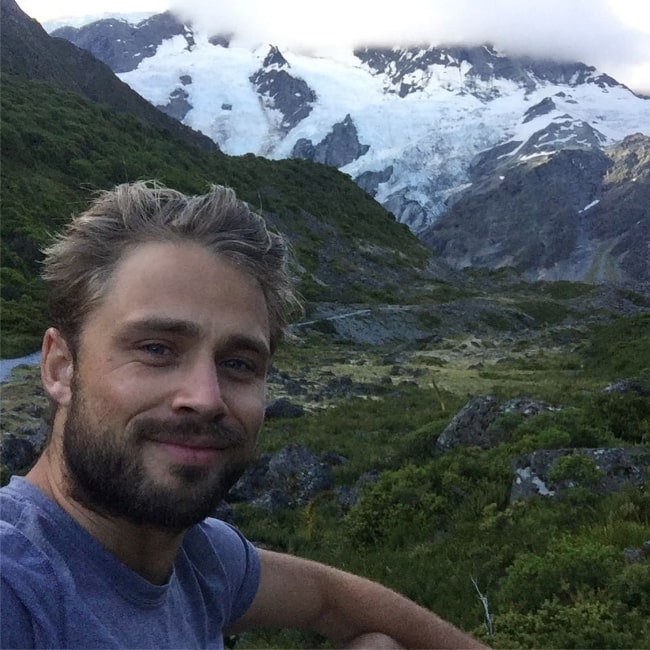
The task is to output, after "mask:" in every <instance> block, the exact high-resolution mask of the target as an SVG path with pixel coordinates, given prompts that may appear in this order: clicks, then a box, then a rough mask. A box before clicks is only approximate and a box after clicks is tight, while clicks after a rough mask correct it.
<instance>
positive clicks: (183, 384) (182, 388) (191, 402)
mask: <svg viewBox="0 0 650 650" xmlns="http://www.w3.org/2000/svg"><path fill="white" fill-rule="evenodd" d="M172 407H173V409H174V410H176V411H192V412H194V413H198V414H200V415H207V416H215V415H220V414H222V413H223V412H225V410H226V404H225V402H224V399H223V395H222V393H221V386H220V385H219V377H218V375H217V368H216V365H215V363H214V361H212V360H210V361H200V362H199V361H197V362H195V363H193V364H191V365H190V366H189V367H188V368H187V370H186V371H185V372H183V373H181V375H180V377H179V385H178V387H177V389H176V391H175V393H174V397H173V401H172Z"/></svg>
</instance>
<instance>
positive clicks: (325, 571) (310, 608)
mask: <svg viewBox="0 0 650 650" xmlns="http://www.w3.org/2000/svg"><path fill="white" fill-rule="evenodd" d="M260 560H261V565H262V575H261V580H260V588H259V591H258V593H257V596H256V597H255V600H254V602H253V605H252V606H251V608H250V609H249V610H248V612H246V614H244V616H243V617H242V618H241V619H240V620H239V621H237V623H236V624H235V626H234V627H233V628H232V629H231V630H229V633H235V632H238V631H239V632H241V631H244V630H248V629H253V628H261V627H280V628H305V629H311V630H314V631H316V632H319V633H321V634H323V635H324V636H326V637H327V638H328V639H330V640H331V641H333V642H334V643H337V644H347V643H350V642H352V641H354V639H356V638H357V637H360V636H361V635H364V634H367V633H381V634H384V635H387V636H389V637H391V638H392V639H394V640H395V641H396V642H397V643H398V644H400V645H401V646H403V647H405V648H463V649H469V648H484V647H485V646H483V645H481V644H480V643H479V642H478V641H476V640H475V639H473V638H472V637H470V636H468V635H467V634H465V633H464V632H461V631H460V630H459V629H458V628H456V627H454V626H453V625H451V624H450V623H447V622H446V621H443V620H442V619H441V618H439V617H438V616H436V615H435V614H433V613H431V612H429V611H427V610H426V609H424V608H422V607H420V606H419V605H417V604H415V603H414V602H412V601H411V600H409V599H408V598H405V597H404V596H401V595H399V594H397V593H395V592H394V591H391V590H390V589H387V588H386V587H383V586H382V585H379V584H377V583H375V582H371V581H370V580H366V579H365V578H361V577H359V576H355V575H352V574H349V573H345V572H343V571H339V570H338V569H334V568H332V567H328V566H325V565H322V564H318V563H315V562H309V561H308V560H303V559H300V558H297V557H294V556H290V555H283V554H280V553H273V552H271V551H260Z"/></svg>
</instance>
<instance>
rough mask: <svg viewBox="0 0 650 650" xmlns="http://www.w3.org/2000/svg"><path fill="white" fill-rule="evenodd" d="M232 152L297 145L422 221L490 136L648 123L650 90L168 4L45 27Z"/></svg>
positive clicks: (284, 150) (571, 133)
mask: <svg viewBox="0 0 650 650" xmlns="http://www.w3.org/2000/svg"><path fill="white" fill-rule="evenodd" d="M53 35H55V36H63V37H65V38H68V39H70V40H72V41H73V42H75V43H76V44H78V45H80V46H81V47H84V48H86V49H89V50H91V51H92V52H93V53H94V54H95V55H96V56H97V57H98V58H100V59H102V60H104V61H105V62H106V63H108V64H109V65H110V66H111V67H112V68H113V70H114V71H115V72H117V73H118V74H119V77H120V78H121V79H122V80H123V81H125V82H126V83H127V84H129V85H130V86H131V87H132V88H133V89H134V90H136V92H138V93H139V94H141V95H142V96H143V97H145V98H146V99H148V100H149V101H150V102H152V103H153V104H155V105H156V106H159V107H161V108H162V109H163V110H164V111H166V112H168V113H169V114H170V115H172V116H174V117H176V118H178V119H179V120H182V121H183V122H184V123H185V124H187V125H188V126H190V127H192V128H193V129H196V130H198V131H201V132H203V133H204V134H206V135H207V136H209V137H210V138H211V139H212V140H214V141H215V142H216V143H217V144H218V145H219V147H220V148H221V149H222V150H223V151H224V152H226V153H229V154H245V153H253V154H256V155H260V156H265V157H268V158H286V157H304V158H311V159H313V160H316V161H319V162H323V163H326V164H330V165H334V166H336V167H338V168H340V169H341V170H342V171H344V172H346V173H348V174H350V175H351V176H352V177H353V178H355V179H356V180H357V181H358V182H359V183H360V184H361V185H362V186H363V187H364V188H365V189H366V190H367V191H369V192H370V193H372V194H374V195H375V197H376V199H377V200H378V201H379V202H380V203H382V204H383V205H384V206H385V207H387V208H388V209H389V210H390V211H391V212H393V213H394V214H395V215H396V217H397V218H398V219H399V220H401V221H403V222H405V223H407V224H408V225H409V226H410V227H411V228H412V229H413V230H414V231H416V232H419V231H421V230H423V229H424V228H426V227H427V226H428V225H430V224H431V223H433V222H434V221H435V220H436V219H437V217H438V216H439V215H440V214H442V213H443V212H444V211H445V210H446V209H447V205H448V202H449V199H450V197H451V196H453V195H454V194H455V193H456V192H458V190H459V189H461V188H463V187H465V186H466V184H467V183H469V182H470V178H469V174H468V171H469V167H470V163H471V162H472V160H473V159H474V157H475V156H476V155H477V154H479V153H481V152H483V151H485V150H488V149H491V148H493V147H497V146H499V147H500V151H501V152H502V155H503V156H508V157H510V158H511V159H512V158H515V159H524V158H526V157H529V156H534V155H537V154H539V153H542V152H546V153H548V152H549V151H552V150H553V149H554V148H565V147H567V146H571V147H578V148H594V147H595V148H599V147H602V146H604V145H605V144H610V143H612V142H615V141H618V140H621V139H622V138H623V137H625V136H626V135H629V134H631V133H635V132H639V131H641V132H645V133H650V101H648V100H644V99H642V98H639V97H637V96H636V95H634V94H633V93H632V92H631V91H630V90H628V89H627V88H626V87H624V86H622V85H620V84H618V83H617V82H616V81H615V80H613V79H611V78H610V77H608V76H607V75H605V74H601V73H599V72H598V71H597V70H595V69H594V68H593V67H589V66H587V65H584V64H580V63H576V64H566V63H557V62H550V61H546V62H539V61H534V60H532V59H525V58H521V59H512V58H508V57H506V56H503V55H501V54H499V53H498V52H497V51H496V50H495V49H494V48H492V47H490V46H482V47H476V48H461V47H450V48H422V49H420V48H411V49H399V48H395V49H359V50H356V51H355V52H347V53H341V52H338V53H337V54H336V55H334V56H331V57H328V58H325V57H322V56H307V55H304V54H300V53H296V52H291V51H286V50H281V49H279V48H278V47H275V46H270V47H269V46H268V45H266V46H263V47H259V48H257V49H250V48H247V47H241V46H238V45H237V42H236V40H235V39H233V38H231V37H225V36H223V35H221V36H219V35H217V36H210V35H208V34H203V33H200V32H196V31H193V30H192V29H191V28H190V27H188V26H187V25H182V24H181V23H179V22H178V21H177V20H176V19H175V18H174V17H173V16H172V15H171V14H169V13H166V14H160V15H157V16H154V17H152V18H151V19H149V20H145V21H142V22H140V23H139V24H137V25H133V24H131V23H128V22H127V21H124V20H115V19H113V20H103V21H99V22H94V23H92V24H89V25H86V26H84V27H82V28H64V29H59V30H57V31H55V32H53Z"/></svg>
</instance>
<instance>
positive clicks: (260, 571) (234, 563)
mask: <svg viewBox="0 0 650 650" xmlns="http://www.w3.org/2000/svg"><path fill="white" fill-rule="evenodd" d="M44 278H45V280H46V282H47V285H48V290H49V292H48V294H49V301H50V312H51V318H52V323H53V325H54V326H53V327H51V328H50V329H48V330H47V331H46V333H45V336H44V339H43V346H42V359H41V376H42V381H43V385H44V387H45V389H46V390H47V392H48V394H49V395H50V398H51V401H52V406H53V415H52V422H51V425H52V432H51V438H50V440H49V443H48V445H47V447H46V449H45V451H44V453H43V454H42V456H41V458H40V459H39V460H38V461H37V463H36V464H35V466H34V467H33V469H32V470H31V471H30V472H29V473H28V474H27V476H26V477H25V478H17V477H14V478H13V479H12V481H11V483H10V484H9V486H7V487H5V488H3V489H2V491H1V492H2V522H1V524H2V528H1V531H2V540H1V541H2V567H1V568H2V593H1V601H0V608H1V616H2V646H3V647H7V648H9V647H20V648H25V647H39V648H40V647H48V648H82V647H83V648H105V647H116V648H117V647H120V648H145V647H146V648H190V647H200V648H208V647H210V648H220V647H223V637H224V634H226V635H227V634H232V633H236V632H241V631H245V630H249V629H254V628H260V627H299V628H308V629H313V630H315V631H317V632H320V633H322V634H324V635H325V636H326V637H328V638H329V639H331V640H332V641H333V642H335V643H336V644H342V645H345V644H347V645H348V646H349V647H400V646H406V647H429V648H433V647H439V648H442V647H445V648H470V647H481V646H480V644H478V643H477V642H476V641H474V640H473V639H472V638H470V637H468V636H466V635H465V634H463V633H462V632H460V631H459V630H458V629H456V628H454V627H453V626H452V625H450V624H448V623H445V622H444V621H442V620H441V619H439V618H438V617H436V616H435V615H433V614H431V613H429V612H427V611H426V610H424V609H423V608H421V607H419V606H417V605H416V604H415V603H413V602H411V601H409V600H407V599H406V598H403V597H402V596H399V595H398V594H396V593H394V592H392V591H390V590H388V589H386V588H384V587H382V586H381V585H378V584H376V583H372V582H369V581H367V580H364V579H362V578H359V577H357V576H353V575H350V574H347V573H344V572H341V571H338V570H336V569H333V568H330V567H326V566H324V565H320V564H317V563H313V562H308V561H305V560H302V559H299V558H296V557H292V556H287V555H283V554H279V553H273V552H270V551H263V550H257V549H255V548H254V547H253V546H252V545H251V544H250V543H249V542H248V541H247V540H246V539H245V538H244V537H242V535H241V534H240V533H239V532H237V531H236V530H235V529H234V528H232V527H230V526H228V525H226V524H225V523H223V522H220V521H218V520H216V519H212V518H210V517H209V515H210V513H211V512H212V511H213V510H214V508H215V506H216V505H217V504H218V503H219V501H220V500H221V499H222V498H223V497H224V496H225V494H226V493H227V491H228V489H229V488H230V486H231V485H232V484H233V483H234V482H235V481H236V480H237V478H238V477H239V476H240V475H241V473H242V472H243V470H244V469H245V468H246V466H247V465H248V463H249V462H250V461H251V459H252V458H253V456H254V451H255V447H256V443H257V440H258V435H259V431H260V429H261V426H262V420H263V414H264V397H265V381H266V373H267V370H268V366H269V359H270V357H271V354H272V353H273V351H274V349H275V347H276V345H277V344H278V342H279V340H280V339H281V337H282V334H283V331H284V329H285V327H286V324H287V320H288V317H289V314H290V311H291V308H292V306H293V305H294V304H295V302H296V300H295V297H294V294H293V293H292V288H291V284H290V281H289V276H288V272H287V256H286V250H285V247H284V244H283V242H282V239H281V238H280V237H279V236H278V235H275V234H272V233H270V232H269V231H268V230H267V229H266V226H265V224H264V221H263V220H262V218H261V217H260V216H258V215H257V214H255V213H252V212H251V211H250V210H249V209H248V207H247V206H246V205H245V204H244V203H242V202H240V201H238V200H237V199H236V198H235V196H234V194H233V192H232V190H229V189H225V188H222V187H214V188H212V190H211V192H210V193H208V194H207V195H205V196H195V197H187V196H184V195H182V194H180V193H178V192H175V191H173V190H169V189H166V188H164V187H161V186H158V185H155V184H147V183H135V184H132V185H121V186H118V187H116V188H115V189H114V190H113V191H110V192H106V193H104V194H102V195H101V196H100V197H99V198H98V199H97V200H96V201H95V202H94V203H93V204H92V206H91V207H90V208H89V209H88V211H87V212H85V213H84V214H82V215H80V216H78V217H77V218H75V219H73V220H72V222H71V223H70V224H69V226H68V227H67V229H66V230H65V231H64V233H63V234H62V235H61V236H60V237H59V238H58V240H57V241H56V242H55V243H54V244H53V245H52V246H51V247H50V248H49V249H48V250H47V251H46V259H45V272H44Z"/></svg>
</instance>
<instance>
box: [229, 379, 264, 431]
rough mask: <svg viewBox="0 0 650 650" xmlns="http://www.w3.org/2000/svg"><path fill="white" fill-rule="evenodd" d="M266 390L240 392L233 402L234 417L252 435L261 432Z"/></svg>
mask: <svg viewBox="0 0 650 650" xmlns="http://www.w3.org/2000/svg"><path fill="white" fill-rule="evenodd" d="M265 394H266V393H265V390H264V389H263V388H262V389H261V390H260V389H254V390H250V391H247V392H245V393H243V392H240V393H239V394H238V395H237V396H236V399H235V400H234V401H231V402H230V403H231V405H232V406H231V408H233V407H234V408H233V415H235V417H236V418H237V419H238V420H239V421H240V422H241V424H242V425H243V426H244V427H245V429H246V431H247V432H248V433H250V434H255V435H257V433H258V432H259V430H260V429H261V427H262V423H263V422H264V407H265V403H266V400H265Z"/></svg>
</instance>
